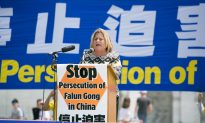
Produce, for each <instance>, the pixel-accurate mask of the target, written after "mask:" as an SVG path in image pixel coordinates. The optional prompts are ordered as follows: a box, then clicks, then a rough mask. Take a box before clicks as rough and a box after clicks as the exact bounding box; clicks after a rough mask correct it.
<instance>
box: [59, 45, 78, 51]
mask: <svg viewBox="0 0 205 123" xmlns="http://www.w3.org/2000/svg"><path fill="white" fill-rule="evenodd" d="M74 49H75V46H74V45H71V46H67V47H63V48H62V49H61V51H62V52H67V51H71V50H74Z"/></svg>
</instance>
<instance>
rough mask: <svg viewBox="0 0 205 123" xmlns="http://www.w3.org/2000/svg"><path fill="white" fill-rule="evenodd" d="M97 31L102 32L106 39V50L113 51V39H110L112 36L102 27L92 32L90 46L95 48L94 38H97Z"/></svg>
mask: <svg viewBox="0 0 205 123" xmlns="http://www.w3.org/2000/svg"><path fill="white" fill-rule="evenodd" d="M97 33H101V34H102V35H103V37H104V39H105V47H106V52H107V53H108V52H111V51H112V48H113V46H112V41H111V39H110V36H109V34H108V33H107V32H106V31H105V30H104V29H101V28H98V29H97V30H95V32H94V33H93V34H92V36H91V41H90V48H93V41H94V38H95V35H96V34H97Z"/></svg>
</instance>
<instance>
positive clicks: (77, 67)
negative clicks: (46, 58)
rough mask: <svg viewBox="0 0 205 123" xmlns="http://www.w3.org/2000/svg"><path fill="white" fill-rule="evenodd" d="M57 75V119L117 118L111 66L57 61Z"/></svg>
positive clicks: (115, 84) (115, 88)
mask: <svg viewBox="0 0 205 123" xmlns="http://www.w3.org/2000/svg"><path fill="white" fill-rule="evenodd" d="M57 78H58V84H57V89H58V99H57V116H56V119H57V120H58V121H68V122H84V121H85V122H92V121H93V122H116V115H117V112H116V111H117V108H118V107H117V101H116V99H117V98H116V97H117V83H116V80H117V79H118V78H117V76H116V74H115V72H114V70H113V68H112V67H111V66H109V65H108V66H107V65H105V64H102V65H99V64H98V65H94V64H85V65H84V64H74V65H72V64H70V65H69V64H68V65H67V64H58V65H57ZM68 117H69V118H68ZM96 117H97V118H96ZM103 118H104V119H103ZM65 119H66V120H65ZM85 119H87V121H86V120H85Z"/></svg>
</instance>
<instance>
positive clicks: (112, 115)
mask: <svg viewBox="0 0 205 123" xmlns="http://www.w3.org/2000/svg"><path fill="white" fill-rule="evenodd" d="M107 67H108V69H107V75H108V76H107V81H108V119H107V120H108V122H116V117H117V112H116V111H117V108H118V107H117V100H116V99H117V91H116V89H117V82H116V81H117V79H118V77H117V76H116V74H115V72H114V70H113V68H112V67H111V66H110V65H108V66H107Z"/></svg>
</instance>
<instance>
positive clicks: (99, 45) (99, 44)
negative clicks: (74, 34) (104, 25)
mask: <svg viewBox="0 0 205 123" xmlns="http://www.w3.org/2000/svg"><path fill="white" fill-rule="evenodd" d="M93 48H94V49H95V51H101V52H104V51H105V52H106V46H105V38H104V36H103V34H102V33H96V34H95V37H94V39H93Z"/></svg>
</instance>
